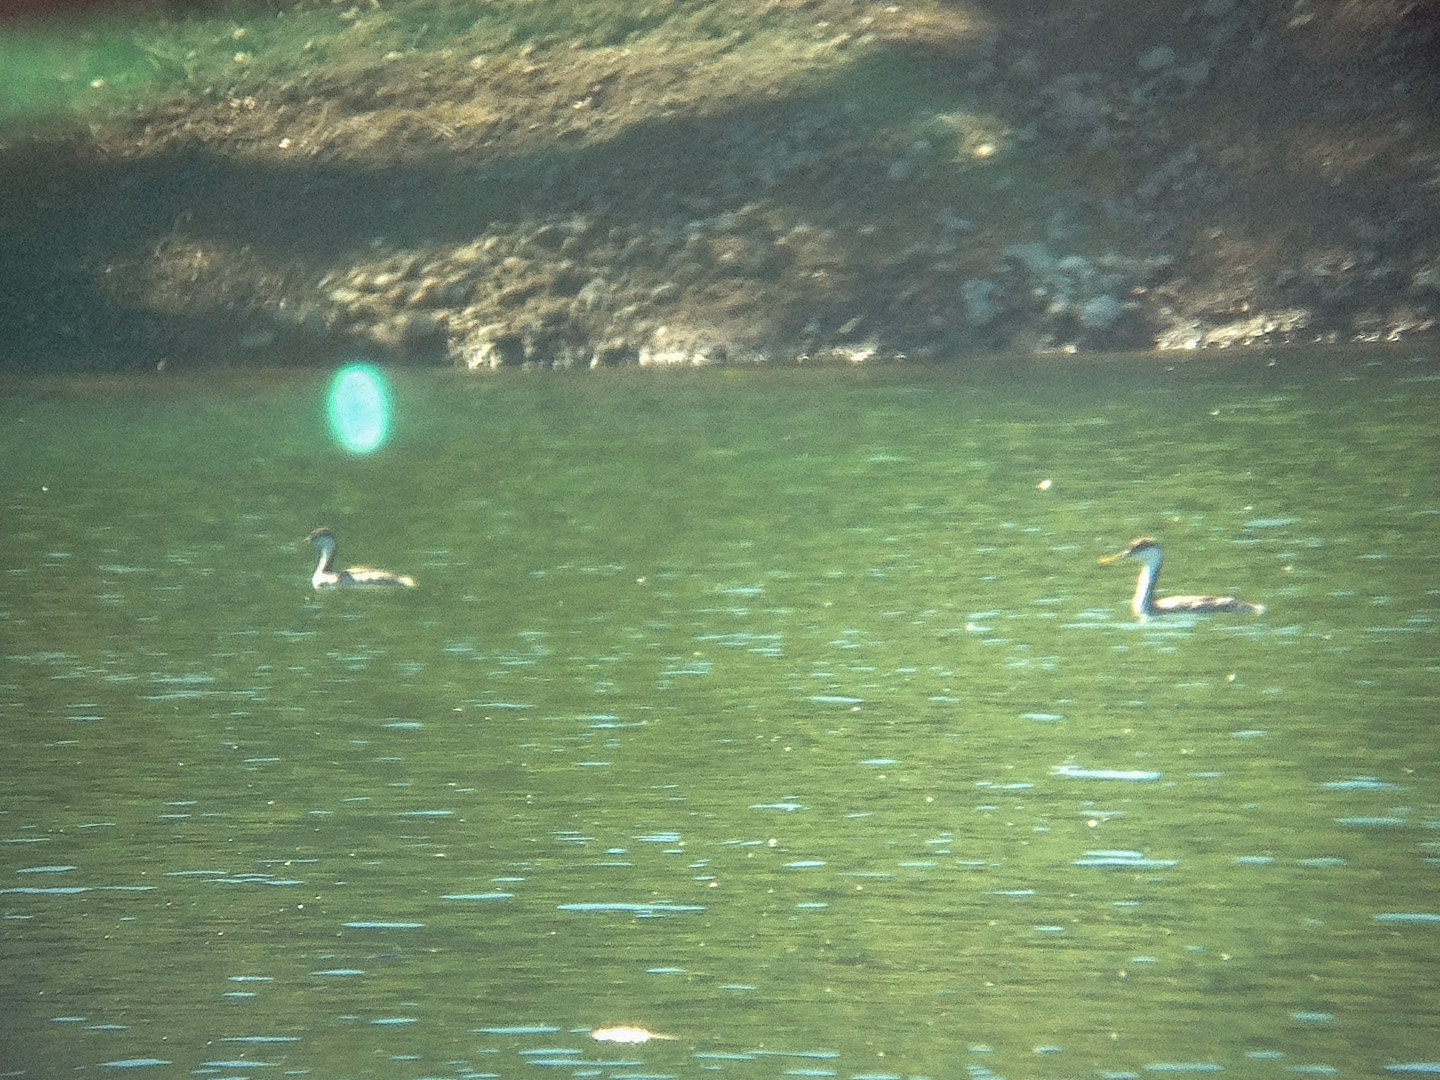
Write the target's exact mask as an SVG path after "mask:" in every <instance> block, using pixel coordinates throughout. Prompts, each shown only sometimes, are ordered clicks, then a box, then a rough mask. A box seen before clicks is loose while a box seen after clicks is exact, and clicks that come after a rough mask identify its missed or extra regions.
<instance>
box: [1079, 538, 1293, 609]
mask: <svg viewBox="0 0 1440 1080" xmlns="http://www.w3.org/2000/svg"><path fill="white" fill-rule="evenodd" d="M1121 559H1134V560H1135V561H1136V562H1138V563H1139V564H1140V577H1139V580H1137V581H1136V582H1135V598H1134V599H1133V600H1131V601H1130V610H1131V611H1133V612H1135V615H1136V617H1138V618H1140V619H1144V618H1146V617H1147V616H1150V615H1186V614H1188V615H1220V614H1232V615H1259V614H1260V613H1261V612H1263V611H1264V610H1265V605H1264V604H1251V603H1248V602H1247V601H1244V600H1237V599H1235V597H1233V596H1162V597H1161V598H1160V599H1158V600H1157V599H1156V598H1155V582H1156V581H1157V580H1158V579H1159V577H1160V566H1161V564H1162V563H1163V561H1164V555H1163V554H1162V553H1161V551H1160V545H1159V544H1157V543H1156V542H1155V541H1154V540H1152V539H1151V538H1150V537H1148V536H1142V537H1140V538H1139V539H1137V540H1131V541H1130V543H1129V544H1127V545H1126V547H1125V549H1124V550H1123V551H1117V552H1116V553H1115V554H1114V555H1106V556H1105V557H1104V558H1103V559H1101V560H1100V565H1101V566H1109V565H1111V564H1112V563H1117V562H1119V561H1120V560H1121Z"/></svg>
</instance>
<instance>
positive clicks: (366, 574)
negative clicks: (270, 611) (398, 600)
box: [305, 528, 415, 589]
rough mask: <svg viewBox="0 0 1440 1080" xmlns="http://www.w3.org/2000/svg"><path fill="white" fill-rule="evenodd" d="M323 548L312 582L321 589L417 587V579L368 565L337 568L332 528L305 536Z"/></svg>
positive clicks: (312, 575)
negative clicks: (375, 568) (374, 568)
mask: <svg viewBox="0 0 1440 1080" xmlns="http://www.w3.org/2000/svg"><path fill="white" fill-rule="evenodd" d="M305 539H306V540H308V541H309V542H310V543H312V544H314V545H315V546H316V547H317V548H319V549H320V563H319V565H317V566H316V567H315V573H313V574H311V575H310V584H311V585H313V586H315V588H317V589H356V588H402V589H413V588H414V587H415V579H414V578H412V577H407V576H406V575H404V574H392V573H391V572H390V571H389V570H373V569H371V568H370V567H368V566H351V567H348V568H347V569H344V570H336V569H335V551H336V543H335V534H334V533H333V532H331V531H330V530H329V529H326V528H320V529H316V530H315V531H314V532H312V533H311V534H310V535H309V536H307V537H306V538H305Z"/></svg>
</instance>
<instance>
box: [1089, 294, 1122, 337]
mask: <svg viewBox="0 0 1440 1080" xmlns="http://www.w3.org/2000/svg"><path fill="white" fill-rule="evenodd" d="M1123 314H1125V305H1124V304H1122V303H1121V302H1120V301H1119V300H1116V299H1115V297H1113V296H1111V295H1110V294H1109V293H1102V294H1101V295H1099V296H1096V297H1094V298H1092V299H1090V300H1087V301H1085V303H1084V305H1083V306H1082V307H1081V308H1080V325H1081V326H1083V327H1085V329H1087V330H1109V329H1110V327H1112V326H1114V325H1115V322H1116V320H1117V319H1119V318H1120V316H1121V315H1123Z"/></svg>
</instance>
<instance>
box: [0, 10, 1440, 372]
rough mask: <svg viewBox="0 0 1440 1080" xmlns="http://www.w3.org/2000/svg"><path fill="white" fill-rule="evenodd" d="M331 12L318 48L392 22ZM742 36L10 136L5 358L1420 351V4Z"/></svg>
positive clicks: (598, 48) (1424, 295) (351, 74)
mask: <svg viewBox="0 0 1440 1080" xmlns="http://www.w3.org/2000/svg"><path fill="white" fill-rule="evenodd" d="M332 6H333V7H334V12H333V13H332V15H331V16H327V17H333V19H334V20H335V27H336V29H335V34H336V38H335V41H336V42H342V41H344V40H348V39H347V38H346V37H345V35H353V34H354V33H355V32H356V31H357V29H363V27H364V24H365V21H366V20H367V19H372V18H373V19H378V18H380V16H381V11H382V9H381V8H380V5H379V4H374V5H373V6H371V7H363V6H357V7H352V8H344V9H341V8H340V6H338V5H332ZM753 7H754V13H753V15H754V18H753V24H752V25H751V27H750V29H749V30H744V29H742V30H736V29H731V30H729V31H728V32H727V33H726V34H725V35H723V36H721V37H719V38H718V39H715V38H711V39H707V38H706V37H704V36H703V35H696V36H695V37H694V38H693V39H686V38H670V39H666V40H664V41H663V42H660V43H658V45H659V46H663V47H642V45H645V44H646V43H647V42H648V43H649V44H650V45H652V46H655V45H657V43H655V42H650V41H649V39H648V38H646V39H643V40H642V39H641V38H640V37H638V36H637V37H635V38H634V39H633V40H631V41H621V42H618V43H617V42H610V43H593V42H586V41H583V40H579V41H575V42H571V43H569V45H568V46H564V45H561V44H560V43H557V42H552V43H551V44H550V45H548V46H543V45H542V46H540V47H535V46H533V45H518V46H516V47H515V48H512V49H501V50H497V51H495V52H492V53H473V54H472V53H469V52H468V50H463V49H462V50H457V49H454V48H449V49H448V51H447V47H446V46H445V44H444V42H443V41H442V42H439V43H434V44H431V45H430V46H427V47H425V48H420V47H417V48H416V49H414V50H412V52H413V53H414V55H410V54H402V53H395V54H394V55H390V56H389V57H388V59H384V60H383V61H382V62H380V63H377V64H374V65H370V66H368V67H367V66H365V65H363V64H361V65H358V66H357V65H354V64H352V65H350V66H349V67H341V66H339V62H338V60H336V59H334V58H335V57H338V56H340V55H341V52H340V49H339V46H338V45H333V46H331V47H329V48H328V54H329V55H331V57H332V60H331V62H330V63H329V64H328V66H327V64H324V63H319V62H318V61H317V62H316V63H314V64H311V65H309V66H305V67H300V68H297V69H296V70H295V72H294V73H293V74H289V75H285V74H283V73H282V74H280V75H277V74H276V73H275V72H274V71H273V70H272V71H270V72H269V73H267V74H265V76H264V77H263V78H258V77H257V76H255V75H254V74H252V73H251V72H250V71H248V70H247V69H249V68H251V67H252V66H253V62H252V60H248V59H244V58H245V57H247V55H249V54H247V53H245V52H244V51H237V52H236V53H235V64H236V73H235V76H234V81H233V83H231V84H228V85H222V84H219V83H216V82H213V81H212V82H210V83H208V84H206V85H205V86H195V87H191V88H189V89H188V90H187V92H185V93H182V94H179V95H173V96H171V97H169V98H167V99H166V100H165V101H164V102H163V103H161V104H158V105H153V104H152V105H150V106H147V107H145V108H142V109H138V110H131V111H128V112H125V113H123V114H120V115H117V116H115V117H114V118H112V119H110V120H109V121H107V122H106V123H101V124H93V123H92V124H91V125H90V127H89V130H87V131H86V132H84V133H75V132H70V133H67V134H65V135H64V137H56V136H54V135H53V134H37V133H36V132H34V131H26V132H23V133H10V134H9V135H7V136H6V137H5V138H4V139H3V141H0V181H3V182H4V194H0V227H3V230H4V231H3V233H0V241H3V244H4V254H3V265H0V331H3V333H0V339H3V342H4V344H3V346H0V349H3V352H0V358H3V362H4V363H5V364H6V365H8V366H12V367H25V368H37V367H41V368H43V367H47V366H85V367H111V368H113V367H129V366H138V365H145V366H153V365H155V364H174V365H185V364H200V363H214V362H221V361H227V362H236V361H238V362H254V363H274V362H298V363H305V362H314V363H322V362H323V363H328V362H331V361H333V360H334V359H335V358H336V357H337V356H338V355H342V354H354V353H362V354H366V355H371V356H378V357H385V358H391V359H403V360H408V361H413V362H417V363H444V364H454V365H463V366H465V367H468V368H472V369H488V368H497V367H508V366H513V365H525V364H530V365H543V366H564V367H594V366H602V365H611V364H641V365H654V366H673V365H694V364H706V363H720V362H752V361H767V360H769V361H795V360H803V359H806V358H825V357H830V358H843V359H846V360H851V361H857V362H858V361H864V360H869V359H885V358H893V357H902V356H903V357H912V358H924V359H929V360H941V361H951V360H964V359H965V358H966V357H970V356H974V355H977V354H981V353H987V354H988V353H995V352H1005V351H1015V350H1018V351H1023V352H1032V353H1033V352H1047V351H1056V352H1077V351H1092V350H1093V351H1099V350H1121V349H1123V350H1130V349H1142V350H1143V349H1158V350H1189V349H1201V348H1228V347H1235V348H1239V347H1244V346H1254V345H1264V346H1273V345H1279V344H1286V343H1294V344H1302V343H1310V342H1349V341H1369V342H1379V341H1403V340H1408V339H1413V338H1415V337H1417V336H1420V335H1425V334H1429V333H1432V332H1433V331H1434V329H1435V328H1436V320H1437V317H1440V18H1437V16H1436V15H1435V14H1434V13H1433V12H1432V10H1431V8H1430V6H1429V5H1426V4H1421V3H1415V2H1406V0H1378V2H1362V0H1255V2H1253V3H1242V2H1239V0H1195V2H1192V3H1181V4H1174V5H1153V4H1141V3H1138V2H1121V0H1053V2H1041V0H1031V2H1025V3H999V2H998V0H997V2H996V3H927V4H904V3H871V2H868V0H777V2H773V3H758V4H755V5H753ZM1162 7H1163V8H1164V9H1165V10H1164V11H1163V12H1161V13H1157V11H1156V9H1157V8H1162ZM310 10H311V11H312V13H313V10H314V9H310ZM647 10H648V9H647ZM284 15H285V12H284V10H283V9H282V10H281V12H280V14H279V15H276V14H275V13H273V12H271V13H269V14H267V15H265V16H264V17H265V18H283V17H284ZM255 18H257V19H258V18H260V16H255ZM777 27H778V29H777ZM238 30H246V27H245V26H239V27H237V31H238ZM247 32H248V31H247ZM637 34H638V31H637ZM235 40H236V41H237V42H240V43H241V44H242V45H243V44H244V43H245V42H244V35H240V36H237V37H236V38H235ZM312 44H313V42H312ZM322 44H323V43H322ZM318 51H320V52H327V48H324V47H322V48H321V49H319V50H318Z"/></svg>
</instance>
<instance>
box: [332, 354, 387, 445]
mask: <svg viewBox="0 0 1440 1080" xmlns="http://www.w3.org/2000/svg"><path fill="white" fill-rule="evenodd" d="M327 409H328V413H329V417H330V434H331V435H333V436H334V437H335V441H336V442H338V443H339V444H340V445H341V446H343V447H344V448H345V449H346V450H347V451H348V452H349V453H352V454H373V453H374V452H375V451H376V450H379V449H380V447H382V446H384V445H385V440H386V438H387V437H388V436H389V434H390V391H389V389H388V388H387V387H386V385H385V377H384V376H383V375H381V374H380V372H379V371H378V370H377V369H376V368H375V367H373V366H372V365H370V364H348V365H346V366H345V367H343V368H341V369H340V370H339V371H337V372H336V373H335V378H334V379H332V380H331V382H330V399H329V404H328V406H327Z"/></svg>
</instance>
